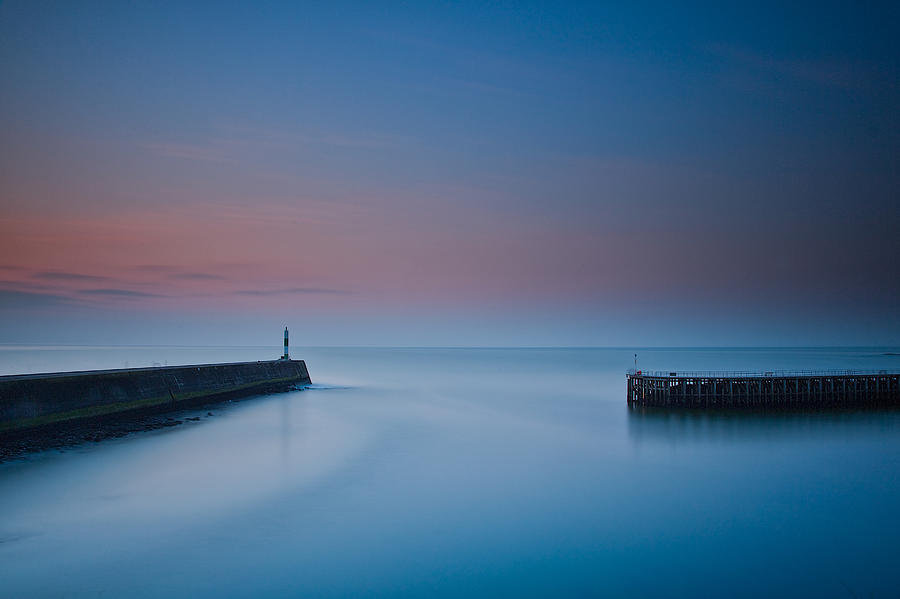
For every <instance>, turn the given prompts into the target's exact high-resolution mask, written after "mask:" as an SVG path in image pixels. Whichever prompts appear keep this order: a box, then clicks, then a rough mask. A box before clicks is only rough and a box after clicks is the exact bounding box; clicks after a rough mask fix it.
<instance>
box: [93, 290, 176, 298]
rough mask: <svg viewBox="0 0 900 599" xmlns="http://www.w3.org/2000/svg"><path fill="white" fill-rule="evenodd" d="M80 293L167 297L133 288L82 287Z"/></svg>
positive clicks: (132, 296) (108, 295)
mask: <svg viewBox="0 0 900 599" xmlns="http://www.w3.org/2000/svg"><path fill="white" fill-rule="evenodd" d="M78 293H81V294H84V295H97V296H105V297H123V298H129V297H130V298H142V297H165V296H163V295H159V294H157V293H146V292H144V291H133V290H131V289H82V290H81V291H79V292H78Z"/></svg>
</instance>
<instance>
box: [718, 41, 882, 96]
mask: <svg viewBox="0 0 900 599" xmlns="http://www.w3.org/2000/svg"><path fill="white" fill-rule="evenodd" d="M707 49H708V50H709V51H711V52H713V53H714V54H718V55H719V56H721V57H723V58H726V59H729V60H732V61H734V62H736V63H739V64H740V65H741V66H742V67H743V68H744V69H745V70H749V71H756V73H757V74H758V75H761V76H763V75H768V76H774V77H778V78H786V79H788V80H793V81H796V82H799V83H812V84H815V85H819V86H822V87H831V88H839V89H856V88H860V87H863V86H866V85H867V84H869V83H871V82H872V81H875V80H877V79H878V78H880V77H883V74H882V73H880V72H879V71H878V69H877V68H876V67H875V65H872V64H869V63H863V62H853V61H850V60H826V59H819V60H811V59H802V58H784V57H776V56H769V55H766V54H760V53H757V52H752V51H750V50H747V49H746V48H742V47H739V46H733V45H729V44H710V45H708V46H707Z"/></svg>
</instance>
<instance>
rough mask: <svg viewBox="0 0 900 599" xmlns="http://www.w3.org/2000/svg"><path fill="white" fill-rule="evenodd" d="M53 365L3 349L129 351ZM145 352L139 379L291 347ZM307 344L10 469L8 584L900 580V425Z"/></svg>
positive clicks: (258, 588) (466, 358)
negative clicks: (293, 362) (197, 399)
mask: <svg viewBox="0 0 900 599" xmlns="http://www.w3.org/2000/svg"><path fill="white" fill-rule="evenodd" d="M276 350H277V348H276ZM29 351H30V350H27V349H21V348H20V349H18V350H15V351H13V350H10V349H7V350H4V351H0V360H4V359H5V360H6V362H5V363H4V364H0V368H3V369H7V370H8V369H10V368H13V367H14V366H13V365H15V364H23V363H28V364H31V365H32V366H33V367H34V368H35V369H36V370H59V369H67V367H68V366H70V365H71V366H76V367H78V368H85V367H92V366H91V363H92V360H93V361H94V362H96V367H101V366H108V365H109V364H108V363H107V362H108V360H110V359H111V356H110V354H109V353H107V350H96V351H95V350H92V349H80V350H74V349H72V348H67V349H65V350H64V351H63V350H61V353H60V352H56V353H55V350H53V349H44V350H39V351H37V352H34V353H30V354H29ZM128 351H129V350H122V349H121V348H120V349H118V350H117V354H116V357H115V359H119V360H121V359H126V356H125V355H123V352H124V354H128ZM134 351H135V354H134V355H129V356H127V359H129V360H130V361H131V362H132V363H134V364H137V363H139V362H140V359H152V360H154V361H159V362H162V361H163V360H165V361H168V363H169V364H175V363H191V362H193V363H196V362H203V361H228V360H230V359H234V360H238V359H249V360H255V359H265V358H267V357H270V356H269V354H271V351H270V350H265V349H264V348H263V349H258V348H256V349H254V348H238V349H234V350H228V349H218V350H216V351H215V352H213V353H215V360H204V359H203V358H204V350H202V349H182V350H178V349H170V350H166V351H167V352H168V353H166V352H162V353H161V350H160V349H159V348H150V349H135V350H134ZM267 351H268V353H267ZM17 352H18V353H17ZM79 352H80V353H79ZM23 354H25V355H23ZM298 354H302V355H303V357H304V358H305V359H307V362H308V364H309V368H310V372H311V374H312V377H313V380H314V381H315V383H316V385H314V386H313V388H311V389H308V390H304V391H294V392H289V393H284V394H277V395H270V396H264V397H259V398H255V399H251V400H247V401H243V402H236V403H226V404H221V405H217V406H215V407H213V408H211V409H210V411H211V412H212V414H213V415H212V416H209V417H207V415H206V412H207V410H202V411H199V412H198V415H200V416H201V419H200V420H199V421H196V422H193V421H191V422H187V423H186V424H185V425H183V426H179V427H174V428H170V429H165V430H158V431H152V432H149V433H146V434H138V435H133V436H130V437H128V438H123V439H114V440H110V441H105V442H102V443H96V444H86V445H83V446H80V447H78V448H74V449H70V450H67V451H65V452H62V453H60V452H56V451H50V452H45V453H42V454H39V455H34V456H31V457H29V458H28V459H24V460H19V461H16V462H12V463H7V464H2V465H0V581H2V589H3V593H0V594H4V595H8V596H11V597H20V596H21V597H41V596H48V597H53V596H61V595H62V596H73V597H95V596H128V597H142V596H144V597H150V596H162V595H164V596H180V597H245V596H284V595H301V596H307V595H312V596H317V597H319V596H326V597H327V596H334V597H344V596H392V597H393V596H409V597H414V596H415V597H417V596H438V597H441V596H443V597H451V596H453V597H456V596H463V595H466V596H470V595H474V596H497V595H501V596H515V597H528V596H536V597H537V596H541V597H558V596H592V595H615V596H623V595H642V596H660V595H662V596H674V597H695V596H745V597H756V596H761V595H773V594H774V595H814V596H826V597H827V596H841V597H843V596H848V594H852V595H857V596H870V595H871V596H890V595H891V594H892V593H894V592H895V591H896V589H898V588H900V572H898V571H897V569H896V567H895V563H894V562H895V556H896V539H898V538H900V517H898V515H897V510H896V506H897V505H898V504H900V483H898V481H900V460H898V458H897V456H900V435H898V432H900V431H898V428H900V417H898V414H897V413H896V412H886V413H844V414H771V415H769V414H767V415H760V414H715V413H701V412H664V411H644V412H637V411H629V410H628V408H627V407H626V405H625V380H624V370H625V369H626V368H628V367H629V366H631V363H632V359H633V357H632V354H633V352H632V351H631V350H578V349H558V350H539V349H531V350H501V349H480V350H465V349H429V350H415V349H308V350H306V351H298ZM4 356H6V357H5V358H4ZM65 356H69V357H70V358H71V361H70V362H66V359H64V358H65ZM641 359H642V360H643V361H644V363H645V364H646V367H648V368H649V367H653V366H658V367H660V368H668V367H670V366H671V367H672V368H678V369H697V370H705V369H713V368H729V367H732V366H734V365H736V364H738V363H741V364H742V365H743V366H744V367H746V368H753V369H759V368H771V367H784V368H825V367H834V364H835V363H836V362H842V363H845V365H846V366H847V367H853V368H859V367H879V368H894V367H896V365H897V362H898V357H896V356H893V357H892V356H885V355H883V352H878V351H872V350H866V351H858V352H854V351H853V350H844V349H842V350H730V351H721V350H644V351H642V352H641ZM785 564H790V567H785ZM761 573H763V574H761Z"/></svg>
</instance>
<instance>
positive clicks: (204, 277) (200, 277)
mask: <svg viewBox="0 0 900 599" xmlns="http://www.w3.org/2000/svg"><path fill="white" fill-rule="evenodd" d="M169 278H170V279H181V280H185V281H224V280H226V279H225V277H223V276H221V275H214V274H210V273H207V272H179V273H174V274H171V275H169Z"/></svg>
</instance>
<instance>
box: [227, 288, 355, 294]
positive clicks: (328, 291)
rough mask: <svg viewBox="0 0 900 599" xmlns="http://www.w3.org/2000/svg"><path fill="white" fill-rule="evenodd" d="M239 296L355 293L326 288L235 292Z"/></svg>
mask: <svg viewBox="0 0 900 599" xmlns="http://www.w3.org/2000/svg"><path fill="white" fill-rule="evenodd" d="M235 293H236V294H238V295H292V294H305V293H308V294H338V295H346V294H350V293H353V292H352V291H347V290H345V289H328V288H325V287H290V288H287V289H242V290H240V291H235Z"/></svg>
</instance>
